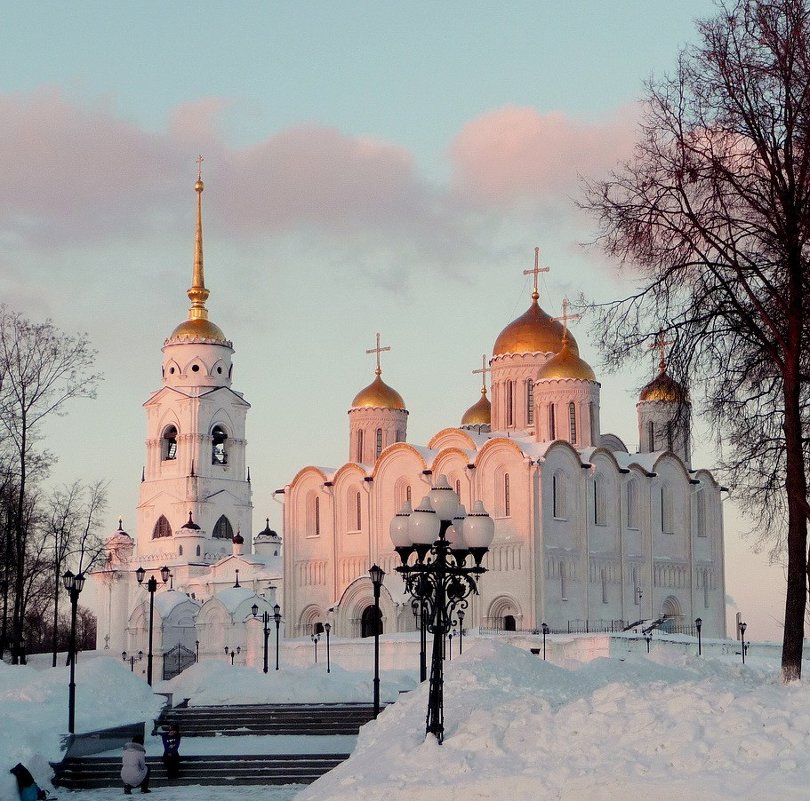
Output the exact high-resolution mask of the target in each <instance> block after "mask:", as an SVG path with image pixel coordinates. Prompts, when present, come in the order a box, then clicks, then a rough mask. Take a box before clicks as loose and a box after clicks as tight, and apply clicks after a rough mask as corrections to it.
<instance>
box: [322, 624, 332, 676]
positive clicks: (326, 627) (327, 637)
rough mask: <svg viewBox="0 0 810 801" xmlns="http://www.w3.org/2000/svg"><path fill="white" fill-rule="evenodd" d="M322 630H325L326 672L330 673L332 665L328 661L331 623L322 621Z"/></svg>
mask: <svg viewBox="0 0 810 801" xmlns="http://www.w3.org/2000/svg"><path fill="white" fill-rule="evenodd" d="M323 630H324V631H325V632H326V672H327V673H331V672H332V667H331V663H330V661H329V632H330V631H332V624H331V623H324V624H323Z"/></svg>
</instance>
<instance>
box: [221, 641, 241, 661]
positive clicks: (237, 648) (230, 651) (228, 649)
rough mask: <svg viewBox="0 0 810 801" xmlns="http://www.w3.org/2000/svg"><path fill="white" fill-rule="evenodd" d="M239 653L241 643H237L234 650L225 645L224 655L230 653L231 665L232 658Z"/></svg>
mask: <svg viewBox="0 0 810 801" xmlns="http://www.w3.org/2000/svg"><path fill="white" fill-rule="evenodd" d="M240 653H242V646H241V645H237V646H236V650H234V649H233V648H228V646H227V645H226V646H225V656H227V655H228V654H230V655H231V665H233V660H234V659H235V658H236V655H237V654H240Z"/></svg>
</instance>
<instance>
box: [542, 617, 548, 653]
mask: <svg viewBox="0 0 810 801" xmlns="http://www.w3.org/2000/svg"><path fill="white" fill-rule="evenodd" d="M542 628H543V661H544V662H545V661H546V635H547V634H548V623H543V626H542Z"/></svg>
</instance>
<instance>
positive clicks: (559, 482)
mask: <svg viewBox="0 0 810 801" xmlns="http://www.w3.org/2000/svg"><path fill="white" fill-rule="evenodd" d="M565 504H566V499H565V476H564V475H563V474H562V473H560V472H557V473H554V475H553V476H552V477H551V515H552V517H555V518H557V519H558V520H565V518H566V517H567V516H568V510H567V509H566V506H565Z"/></svg>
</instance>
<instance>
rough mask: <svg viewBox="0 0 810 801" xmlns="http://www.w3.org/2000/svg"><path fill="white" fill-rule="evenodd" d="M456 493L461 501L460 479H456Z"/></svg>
mask: <svg viewBox="0 0 810 801" xmlns="http://www.w3.org/2000/svg"><path fill="white" fill-rule="evenodd" d="M456 495H458V499H459V501H461V481H460V480H459V479H456Z"/></svg>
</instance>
